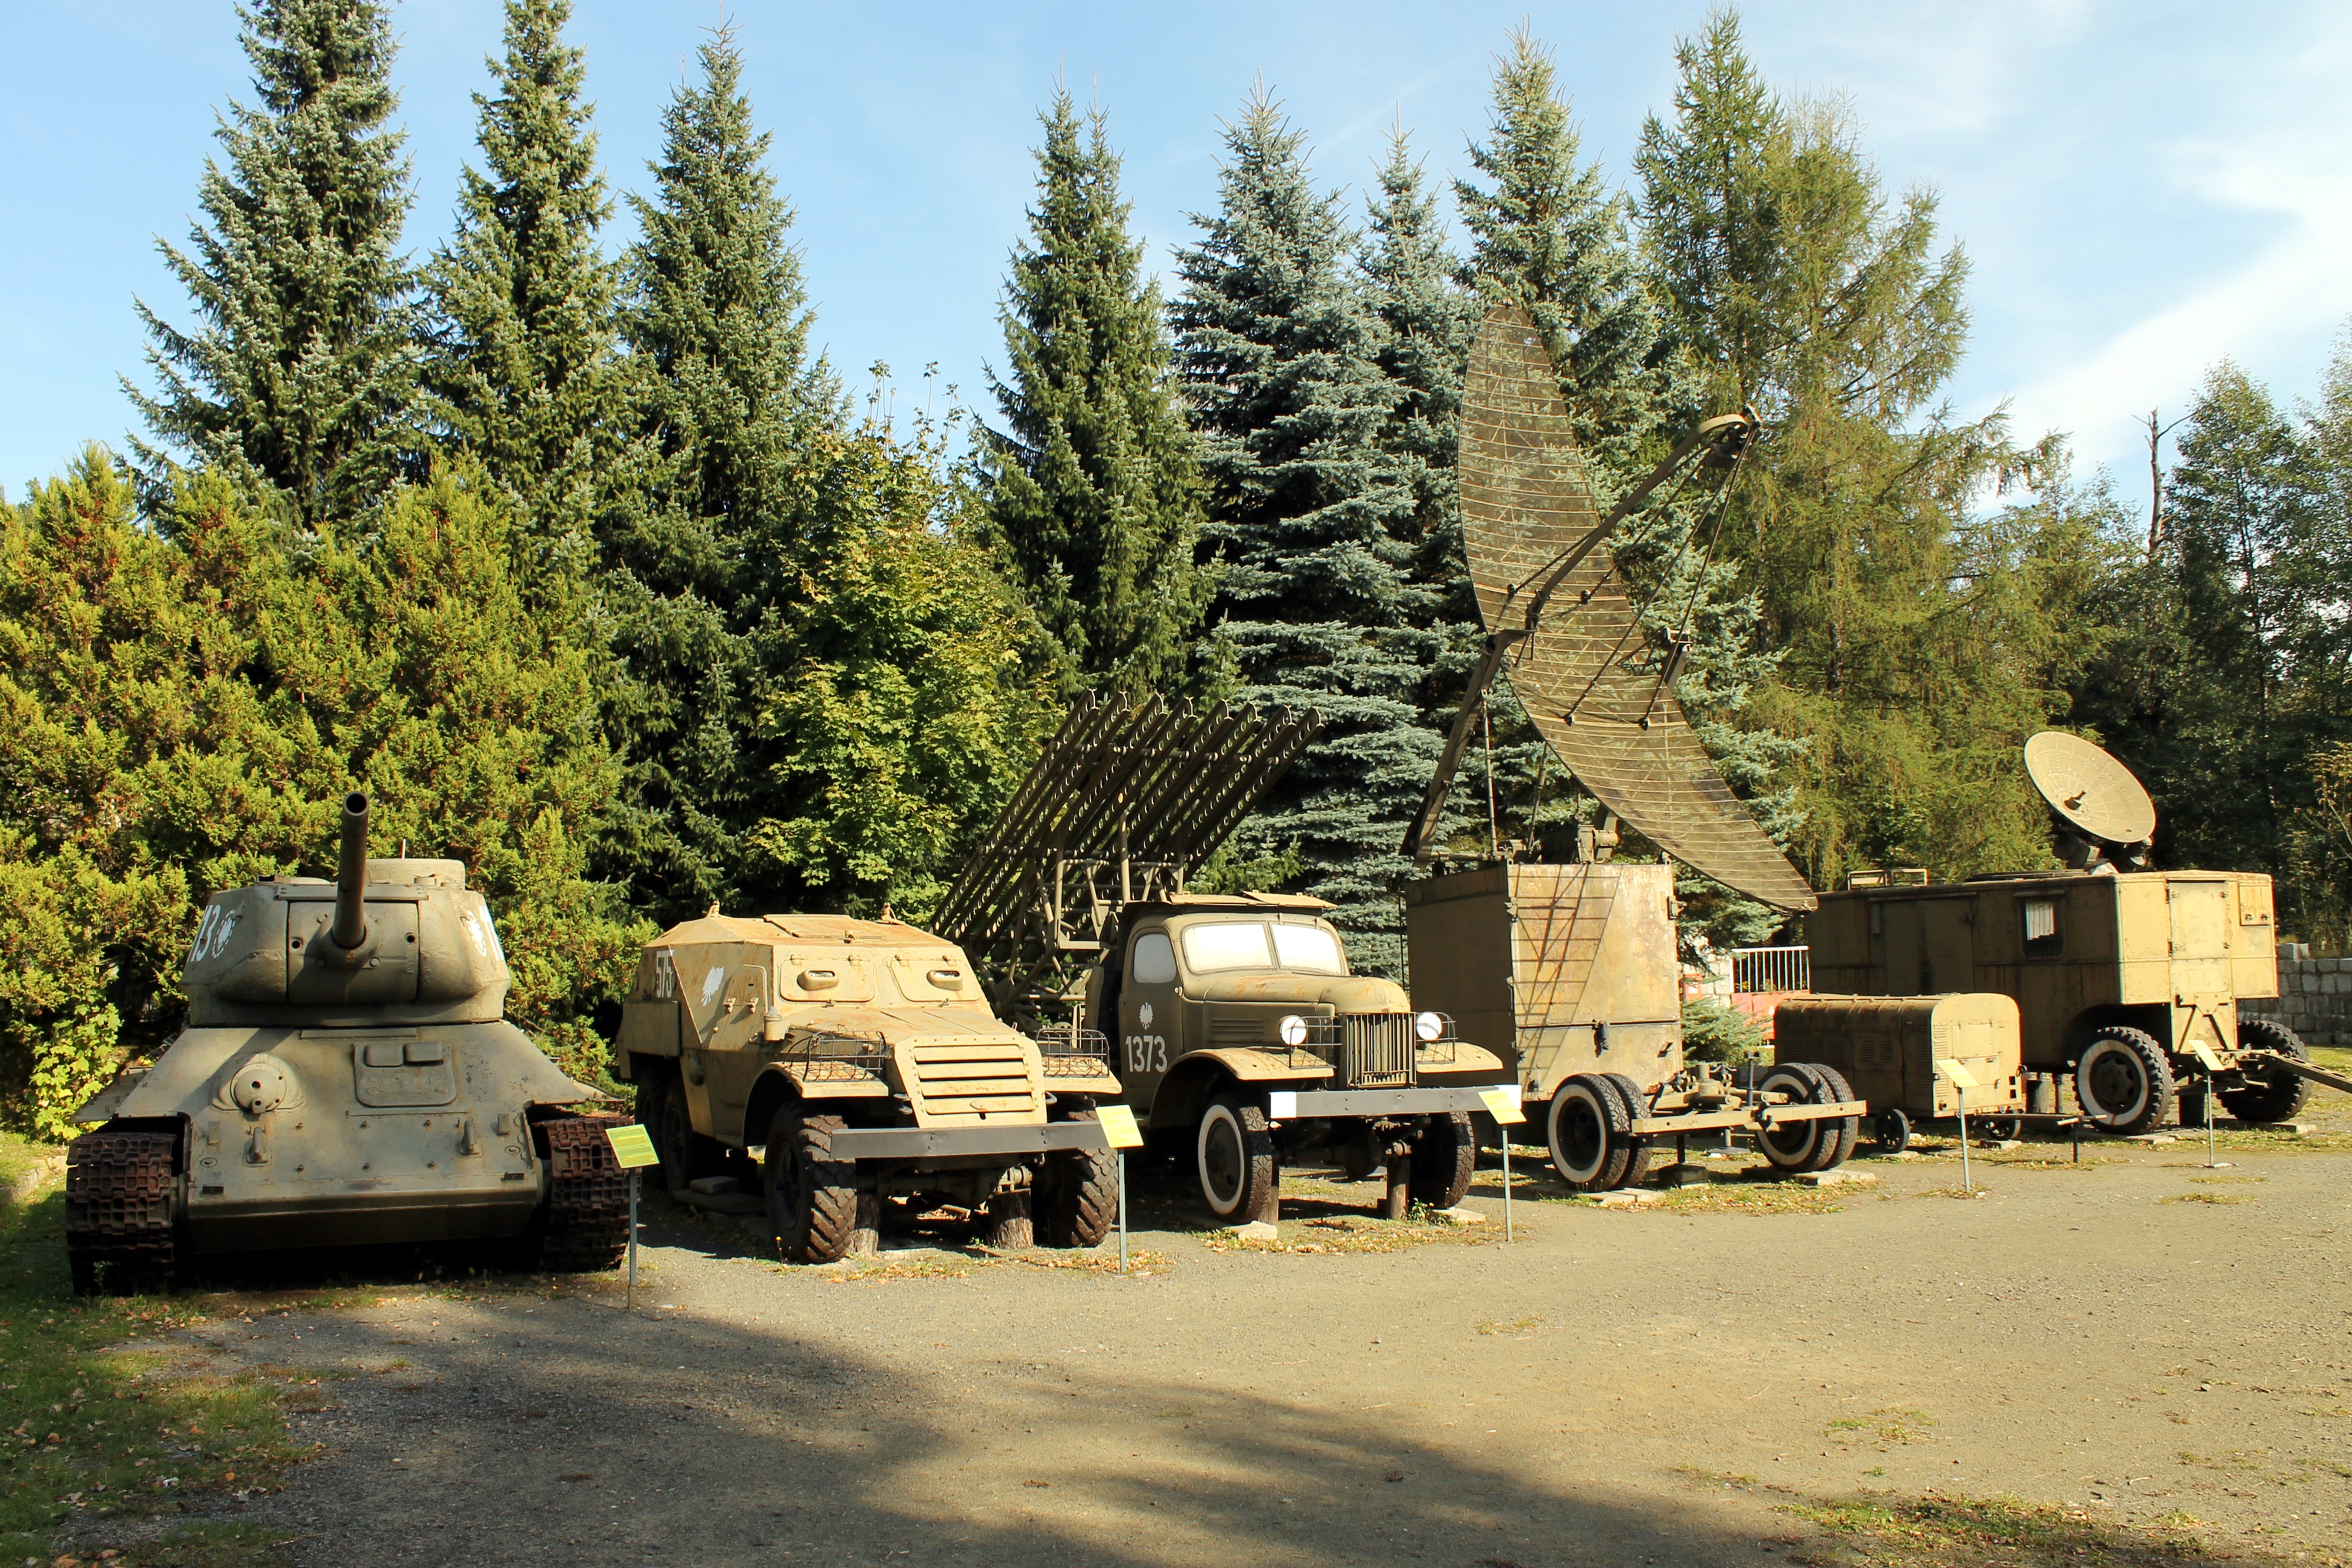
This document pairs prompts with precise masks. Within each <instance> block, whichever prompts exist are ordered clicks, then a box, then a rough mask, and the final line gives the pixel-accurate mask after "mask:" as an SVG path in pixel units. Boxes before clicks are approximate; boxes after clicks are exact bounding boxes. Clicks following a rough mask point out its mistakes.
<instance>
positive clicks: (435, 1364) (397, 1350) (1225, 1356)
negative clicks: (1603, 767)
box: [201, 1144, 2352, 1568]
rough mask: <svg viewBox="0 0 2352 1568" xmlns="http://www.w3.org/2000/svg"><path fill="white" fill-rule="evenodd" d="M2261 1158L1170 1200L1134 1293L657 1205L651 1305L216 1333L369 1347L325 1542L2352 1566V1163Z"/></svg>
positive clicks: (2143, 1155)
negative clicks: (955, 1272) (1856, 1503)
mask: <svg viewBox="0 0 2352 1568" xmlns="http://www.w3.org/2000/svg"><path fill="white" fill-rule="evenodd" d="M2024 1154H2025V1155H2028V1156H2031V1155H2036V1154H2039V1155H2042V1156H2044V1157H2045V1159H2046V1158H2047V1157H2048V1156H2051V1155H2054V1156H2055V1159H2056V1160H2059V1161H2063V1159H2064V1157H2065V1154H2064V1151H2063V1148H2060V1149H2056V1150H2050V1149H2041V1150H2036V1149H2034V1148H2031V1147H2029V1149H2027V1150H2026V1151H2024ZM2231 1157H2233V1158H2234V1159H2235V1160H2236V1162H2237V1164H2236V1166H2235V1168H2234V1169H2231V1170H2229V1171H2221V1172H2214V1171H2207V1170H2203V1169H2200V1168H2199V1166H2198V1164H2197V1161H2199V1160H2200V1159H2201V1158H2202V1151H2201V1149H2200V1150H2194V1151H2192V1150H2191V1149H2190V1148H2189V1145H2185V1144H2184V1145H2176V1146H2173V1147H2170V1148H2139V1149H2135V1150H2133V1151H2131V1152H2130V1153H2129V1154H2128V1155H2120V1156H2119V1155H2114V1154H2113V1153H2112V1151H2110V1153H2109V1155H2108V1159H2109V1163H2104V1164H2093V1165H2089V1166H2084V1167H2083V1168H2081V1169H2074V1168H2071V1167H2067V1166H2056V1165H2052V1164H2047V1163H2045V1164H2042V1165H2038V1166H2037V1165H2030V1164H2011V1165H2007V1166H1994V1167H1993V1168H1991V1169H1990V1170H1989V1171H1988V1170H1985V1169H1984V1168H1983V1167H1982V1166H1979V1175H1980V1176H1981V1178H1982V1180H1983V1183H1984V1185H1985V1186H1988V1187H1989V1188H1990V1197H1982V1198H1979V1199H1975V1200H1962V1199H1958V1198H1952V1197H1941V1196H1937V1189H1941V1188H1946V1187H1954V1186H1957V1185H1958V1169H1957V1166H1955V1165H1954V1164H1952V1163H1951V1162H1948V1161H1946V1160H1943V1159H1927V1160H1920V1161H1916V1162H1911V1163H1906V1164H1892V1163H1885V1162H1867V1163H1863V1162H1858V1163H1857V1166H1856V1168H1867V1169H1873V1170H1874V1171H1876V1172H1877V1173H1878V1174H1879V1175H1880V1176H1881V1178H1882V1179H1881V1182H1880V1184H1879V1185H1878V1186H1875V1187H1874V1188H1869V1189H1865V1190H1862V1191H1860V1192H1857V1193H1855V1194H1853V1196H1849V1197H1842V1198H1841V1199H1840V1200H1839V1201H1840V1202H1842V1204H1843V1207H1842V1209H1841V1210H1840V1211H1839V1212H1834V1213H1823V1212H1790V1213H1767V1214H1756V1213H1696V1214H1682V1213H1670V1212H1662V1211H1656V1210H1650V1211H1633V1212H1611V1211H1601V1210H1597V1209H1592V1208H1587V1207H1571V1206H1570V1205H1567V1204H1563V1203H1557V1202H1554V1203H1544V1202H1522V1203H1521V1204H1519V1205H1518V1206H1517V1207H1518V1210H1519V1215H1520V1218H1521V1219H1522V1222H1523V1223H1522V1225H1521V1228H1520V1239H1519V1241H1518V1243H1517V1246H1516V1247H1513V1248H1510V1249H1505V1248H1503V1247H1502V1246H1500V1245H1497V1244H1494V1243H1492V1242H1485V1243H1481V1244H1447V1243H1439V1244H1436V1245H1432V1246H1427V1247H1423V1248H1419V1249H1413V1250H1410V1251H1405V1252H1400V1253H1390V1254H1375V1255H1358V1254H1349V1253H1344V1252H1334V1253H1323V1254H1307V1255H1301V1254H1297V1253H1285V1254H1275V1255H1267V1254H1263V1253H1251V1252H1243V1251H1234V1250H1227V1251H1223V1252H1214V1251H1212V1250H1210V1249H1208V1248H1207V1247H1206V1245H1204V1242H1203V1240H1202V1238H1201V1237H1200V1236H1198V1235H1196V1234H1193V1233H1191V1232H1189V1231H1188V1230H1186V1229H1185V1228H1182V1225H1183V1223H1184V1222H1185V1216H1184V1215H1183V1211H1182V1210H1181V1207H1170V1206H1153V1205H1146V1206H1145V1208H1146V1218H1148V1220H1149V1221H1150V1228H1148V1229H1147V1230H1145V1231H1144V1232H1142V1233H1140V1234H1139V1235H1138V1237H1137V1239H1136V1240H1137V1245H1138V1246H1139V1247H1141V1248H1144V1249H1149V1250H1150V1251H1151V1252H1153V1253H1156V1254H1159V1255H1160V1257H1161V1258H1162V1259H1164V1260H1165V1262H1164V1263H1163V1264H1162V1265H1161V1266H1160V1267H1158V1268H1155V1269H1154V1270H1153V1271H1152V1272H1151V1273H1150V1275H1149V1276H1148V1277H1142V1278H1129V1279H1124V1280H1122V1279H1118V1278H1112V1277H1108V1276H1106V1275H1103V1274H1099V1273H1095V1272H1089V1271H1084V1270H1072V1269H1043V1268H1034V1267H1025V1266H1022V1265H1019V1264H997V1265H992V1266H988V1267H984V1268H979V1269H976V1270H971V1271H970V1272H968V1273H964V1274H962V1275H961V1277H928V1278H924V1277H917V1278H907V1277H899V1278H883V1279H867V1280H865V1281H840V1280H839V1279H838V1278H837V1271H824V1270H805V1269H792V1270H785V1269H782V1268H781V1267H780V1266H778V1265H775V1264H772V1263H767V1262H763V1261H761V1260H758V1259H756V1258H751V1257H729V1256H724V1255H721V1253H722V1252H723V1250H724V1249H723V1248H720V1247H714V1244H713V1238H714V1237H716V1236H719V1235H720V1234H723V1233H722V1232H719V1231H718V1230H716V1229H714V1228H712V1227H710V1226H708V1225H696V1226H688V1225H683V1224H680V1223H677V1221H676V1219H675V1218H670V1217H667V1216H665V1217H664V1218H663V1220H662V1221H661V1222H660V1223H656V1225H655V1226H654V1227H653V1228H652V1229H653V1234H654V1236H655V1238H656V1244H655V1245H653V1246H652V1247H650V1248H649V1249H647V1251H646V1261H647V1263H648V1265H649V1266H650V1267H649V1271H648V1273H647V1274H646V1280H647V1281H648V1288H647V1289H646V1290H645V1291H641V1293H640V1297H639V1312H638V1315H637V1317H636V1318H635V1320H632V1319H629V1318H627V1317H625V1316H624V1315H623V1314H622V1313H621V1312H618V1311H617V1310H615V1309H616V1308H617V1306H618V1297H617V1294H616V1293H614V1294H610V1295H607V1294H604V1293H603V1292H601V1291H596V1292H581V1291H574V1290H571V1289H569V1288H567V1289H565V1290H564V1291H561V1292H558V1293H554V1294H541V1295H533V1294H531V1293H530V1292H528V1291H490V1292H486V1293H482V1294H479V1295H478V1296H477V1297H474V1298H470V1299H467V1300H444V1301H415V1300H410V1301H399V1302H395V1303H390V1304H387V1305H384V1306H382V1307H377V1308H373V1309H361V1310H358V1311H355V1312H346V1313H340V1314H296V1315H291V1316H288V1317H284V1318H275V1319H269V1318H265V1319H263V1320H261V1321H259V1322H256V1323H253V1324H251V1325H247V1324H243V1323H236V1322H232V1323H228V1324H226V1325H218V1326H215V1328H214V1329H212V1330H210V1331H208V1332H207V1333H205V1334H204V1335H202V1336H201V1337H202V1338H203V1339H205V1341H207V1342H209V1343H210V1344H212V1345H214V1346H216V1347H217V1350H216V1356H217V1359H218V1361H219V1362H220V1363H222V1364H224V1366H225V1367H226V1366H228V1365H234V1364H240V1363H242V1364H278V1365H287V1364H291V1365H299V1366H310V1367H319V1368H338V1369H344V1370H348V1371H352V1372H355V1373H356V1374H358V1375H356V1376H353V1377H352V1378H350V1379H349V1380H347V1381H345V1382H342V1383H341V1384H340V1385H335V1386H336V1387H338V1388H339V1389H340V1390H341V1394H340V1396H339V1398H340V1407H339V1408H335V1409H331V1410H329V1411H326V1412H324V1413H322V1414H320V1415H316V1416H307V1417H304V1418H303V1426H302V1428H301V1431H300V1436H302V1437H304V1438H306V1439H317V1440H320V1441H323V1442H324V1443H325V1444H326V1445H327V1447H326V1448H325V1449H324V1450H323V1453H324V1457H323V1458H320V1460H319V1461H317V1462H315V1463H313V1464H310V1465H307V1466H304V1467H302V1468H301V1469H299V1470H297V1471H296V1472H295V1473H294V1475H293V1477H292V1478H291V1479H290V1482H289V1486H288V1488H287V1490H284V1491H283V1492H281V1493H278V1494H277V1495H275V1496H273V1497H270V1498H268V1499H266V1500H261V1501H260V1502H259V1503H258V1504H257V1508H256V1511H255V1514H254V1517H255V1518H257V1520H259V1521H263V1522H267V1523H268V1524H271V1525H272V1526H275V1527H283V1529H284V1531H285V1533H286V1534H288V1535H301V1536H305V1537H307V1539H306V1540H303V1541H301V1542H298V1543H297V1544H296V1545H295V1546H293V1547H292V1548H290V1550H291V1551H292V1552H293V1553H294V1554H295V1556H296V1559H297V1561H298V1562H301V1563H320V1564H328V1563H334V1564H362V1565H364V1564H373V1563H454V1562H460V1561H469V1562H470V1561H483V1562H489V1561H499V1562H516V1561H520V1562H525V1563H530V1562H548V1563H563V1564H567V1565H568V1564H596V1563H643V1562H654V1561H660V1562H680V1563H710V1564H726V1563H754V1562H757V1563H778V1562H786V1563H790V1562H810V1563H889V1562H892V1561H897V1560H901V1559H906V1560H911V1561H917V1562H921V1563H1107V1564H1118V1563H1137V1564H1142V1563H1152V1564H1201V1565H1202V1568H1207V1565H1210V1564H1217V1565H1229V1564H1234V1563H1356V1562H1360V1563H1417V1562H1430V1563H1464V1564H1468V1563H1507V1564H1516V1565H1519V1568H1538V1565H1549V1564H1556V1563H1559V1564H1564V1563H1724V1562H1727V1561H1751V1562H1753V1561H1765V1560H1767V1559H1766V1557H1765V1553H1769V1552H1783V1553H1786V1552H1790V1551H1791V1550H1792V1549H1795V1550H1800V1551H1801V1546H1800V1545H1799V1544H1798V1543H1800V1542H1802V1541H1803V1540H1804V1539H1805V1538H1806V1537H1807V1535H1808V1534H1809V1530H1808V1527H1806V1526H1803V1525H1801V1524H1799V1523H1796V1522H1794V1521H1791V1520H1790V1519H1789V1518H1788V1516H1786V1515H1785V1514H1782V1513H1780V1512H1778V1511H1776V1507H1777V1505H1778V1504H1780V1503H1781V1502H1784V1501H1786V1500H1788V1497H1789V1495H1790V1494H1791V1493H1798V1494H1805V1495H1810V1496H1832V1497H1845V1496H1852V1495H1854V1494H1856V1493H1860V1492H1864V1491H1873V1490H1886V1491H1889V1492H1893V1493H1895V1494H1899V1495H1903V1496H1917V1495H1919V1494H1922V1493H1925V1492H1927V1491H1930V1490H1942V1491H1946V1492H1954V1493H1969V1494H1976V1495H1986V1494H1993V1493H2013V1494H2016V1495H2018V1496H2020V1497H2023V1498H2027V1499H2032V1500H2042V1501H2050V1502H2059V1503H2065V1504H2070V1505H2074V1506H2076V1507H2078V1508H2080V1509H2083V1510H2084V1511H2090V1512H2092V1513H2093V1514H2094V1516H2095V1517H2102V1518H2107V1517H2112V1518H2116V1519H2119V1520H2126V1521H2154V1520H2158V1519H2161V1518H2164V1517H2166V1516H2168V1515H2169V1516H2175V1517H2177V1516H2179V1515H2183V1514H2185V1515H2189V1516H2193V1517H2194V1518H2195V1519H2197V1520H2199V1521H2205V1522H2206V1523H2207V1524H2208V1525H2210V1527H2211V1533H2212V1534H2213V1535H2214V1536H2216V1537H2221V1536H2234V1537H2236V1538H2238V1539H2239V1540H2242V1541H2245V1542H2248V1544H2249V1545H2252V1544H2253V1542H2254V1541H2255V1540H2257V1539H2259V1538H2262V1537H2268V1538H2269V1540H2268V1541H2267V1542H2265V1544H2268V1545H2271V1546H2273V1547H2275V1548H2278V1549H2281V1550H2284V1551H2287V1552H2294V1551H2295V1550H2298V1549H2301V1550H2307V1551H2314V1552H2315V1553H2316V1557H2317V1560H2318V1561H2321V1562H2325V1561H2327V1560H2329V1559H2330V1558H2337V1559H2341V1558H2344V1557H2347V1556H2352V1245H2347V1239H2352V1226H2347V1219H2352V1212H2347V1210H2352V1155H2345V1154H2340V1153H2304V1154H2298V1155H2264V1154H2252V1155H2249V1154H2238V1155H2234V1156H2231ZM1481 1176H1482V1181H1481V1191H1480V1194H1479V1196H1477V1197H1475V1199H1474V1202H1475V1206H1476V1207H1484V1208H1486V1209H1489V1210H1492V1209H1493V1208H1494V1207H1495V1203H1494V1198H1495V1197H1496V1193H1497V1190H1498V1189H1496V1187H1495V1186H1494V1185H1493V1181H1492V1177H1491V1174H1490V1173H1486V1172H1482V1173H1481ZM2217 1177H2218V1178H2221V1179H2218V1180H2217V1179H2216V1178H2217ZM1364 1192H1365V1197H1366V1200H1367V1201H1369V1196H1370V1189H1369V1188H1366V1189H1364ZM2216 1199H2220V1200H2227V1201H2212V1200H2216ZM1302 1207H1306V1206H1302ZM1486 1229H1491V1228H1481V1232H1480V1233H1482V1234H1483V1233H1484V1231H1485V1230H1486ZM1288 1231H1289V1228H1288V1227H1286V1233H1287V1232H1288ZM1300 1234H1302V1235H1305V1234H1319V1235H1322V1236H1326V1237H1328V1236H1330V1235H1332V1234H1334V1233H1333V1232H1331V1231H1328V1230H1320V1231H1302V1232H1300ZM906 1261H907V1260H905V1259H901V1260H899V1262H900V1264H901V1268H900V1269H899V1270H897V1271H898V1272H901V1273H903V1272H905V1271H906V1270H905V1268H904V1265H905V1263H906ZM926 1266H933V1265H926ZM947 1266H948V1267H950V1268H954V1267H963V1265H957V1264H950V1265H947Z"/></svg>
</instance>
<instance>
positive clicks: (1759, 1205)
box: [1643, 1182, 1852, 1214]
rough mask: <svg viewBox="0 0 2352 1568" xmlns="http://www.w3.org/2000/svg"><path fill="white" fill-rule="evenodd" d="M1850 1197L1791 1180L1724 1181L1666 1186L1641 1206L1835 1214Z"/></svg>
mask: <svg viewBox="0 0 2352 1568" xmlns="http://www.w3.org/2000/svg"><path fill="white" fill-rule="evenodd" d="M1851 1196H1852V1194H1851V1193H1850V1192H1848V1191H1847V1190H1846V1189H1844V1188H1842V1187H1821V1186H1797V1185H1796V1184H1795V1183H1793V1182H1753V1183H1749V1182H1741V1183H1738V1185H1733V1184H1731V1183H1727V1182H1726V1183H1709V1184H1708V1185H1707V1186H1682V1187H1667V1188H1665V1189H1664V1191H1661V1192H1659V1193H1657V1194H1656V1195H1655V1196H1654V1197H1652V1199H1651V1200H1650V1202H1648V1203H1647V1204H1645V1205H1643V1207H1646V1208H1652V1209H1657V1210H1661V1211H1663V1212H1665V1213H1668V1214H1836V1213H1838V1212H1840V1211H1841V1210H1843V1208H1844V1207H1845V1204H1844V1202H1843V1199H1844V1198H1846V1197H1851Z"/></svg>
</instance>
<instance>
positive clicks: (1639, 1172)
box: [1601, 1072, 1651, 1187]
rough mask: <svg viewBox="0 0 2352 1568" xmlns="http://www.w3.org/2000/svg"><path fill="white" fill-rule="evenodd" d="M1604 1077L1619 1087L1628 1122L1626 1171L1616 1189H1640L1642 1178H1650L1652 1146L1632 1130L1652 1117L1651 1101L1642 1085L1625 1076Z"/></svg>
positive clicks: (1614, 1074) (1619, 1095)
mask: <svg viewBox="0 0 2352 1568" xmlns="http://www.w3.org/2000/svg"><path fill="white" fill-rule="evenodd" d="M1601 1076H1602V1077H1603V1078H1606V1079H1607V1080H1608V1081H1609V1082H1611V1083H1612V1085H1614V1086H1615V1087H1616V1090H1617V1095H1618V1098H1620V1099H1622V1101H1624V1102H1625V1114H1626V1117H1627V1118H1628V1120H1627V1121H1626V1124H1625V1126H1626V1134H1625V1170H1624V1174H1623V1175H1622V1176H1619V1177H1618V1178H1617V1185H1618V1186H1621V1187H1625V1186H1640V1185H1641V1183H1642V1178H1643V1176H1647V1175H1649V1174H1650V1150H1651V1144H1650V1140H1649V1139H1647V1138H1645V1137H1643V1136H1642V1135H1641V1134H1638V1133H1635V1132H1633V1130H1632V1129H1633V1122H1634V1121H1637V1120H1639V1119H1640V1118H1641V1117H1643V1116H1645V1115H1647V1114H1649V1110H1650V1097H1649V1095H1647V1094H1646V1093H1644V1092H1643V1090H1642V1086H1641V1085H1640V1084H1638V1083H1636V1082H1633V1080H1632V1079H1631V1078H1628V1077H1627V1076H1625V1074H1623V1073H1622V1072H1604V1073H1602V1074H1601Z"/></svg>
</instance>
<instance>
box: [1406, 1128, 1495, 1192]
mask: <svg viewBox="0 0 2352 1568" xmlns="http://www.w3.org/2000/svg"><path fill="white" fill-rule="evenodd" d="M1477 1166H1478V1135H1477V1134H1476V1133H1475V1131H1474V1130H1473V1129H1472V1128H1471V1125H1470V1113H1469V1112H1467V1111H1454V1112H1450V1113H1447V1114H1445V1115H1443V1116H1432V1117H1431V1118H1430V1119H1429V1124H1428V1125H1427V1126H1426V1127H1423V1129H1422V1131H1421V1136H1420V1137H1419V1138H1417V1139H1416V1140H1414V1142H1413V1145H1412V1188H1411V1191H1412V1201H1413V1203H1414V1204H1415V1205H1416V1206H1418V1207H1423V1208H1432V1209H1436V1208H1452V1207H1454V1205H1455V1204H1458V1203H1460V1202H1461V1201H1462V1199H1463V1198H1464V1197H1465V1196H1466V1195H1467V1194H1468V1193H1469V1191H1470V1177H1471V1175H1472V1174H1473V1173H1474V1172H1475V1170H1476V1169H1477Z"/></svg>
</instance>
